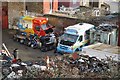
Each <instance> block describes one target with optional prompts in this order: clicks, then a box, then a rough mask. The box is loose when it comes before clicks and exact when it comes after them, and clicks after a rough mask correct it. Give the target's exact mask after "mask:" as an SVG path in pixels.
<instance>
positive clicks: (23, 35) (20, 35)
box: [13, 31, 26, 44]
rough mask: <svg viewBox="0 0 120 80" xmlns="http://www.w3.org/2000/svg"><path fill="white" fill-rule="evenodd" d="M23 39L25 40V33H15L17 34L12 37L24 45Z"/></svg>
mask: <svg viewBox="0 0 120 80" xmlns="http://www.w3.org/2000/svg"><path fill="white" fill-rule="evenodd" d="M25 39H26V33H25V32H21V31H17V33H16V34H15V35H13V40H14V41H17V42H20V43H21V44H23V43H24V41H25Z"/></svg>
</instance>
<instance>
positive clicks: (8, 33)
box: [2, 30, 55, 61]
mask: <svg viewBox="0 0 120 80" xmlns="http://www.w3.org/2000/svg"><path fill="white" fill-rule="evenodd" d="M14 32H15V30H2V42H3V43H5V45H6V47H7V48H8V50H9V52H10V53H12V52H13V50H14V49H15V48H18V49H19V54H18V57H19V58H21V59H22V60H23V61H27V60H38V59H39V58H40V57H44V56H46V55H49V56H54V55H55V54H54V53H53V50H52V51H48V52H41V51H40V50H39V49H32V48H31V47H28V46H26V45H23V44H20V43H18V42H15V41H13V39H12V36H13V34H14Z"/></svg>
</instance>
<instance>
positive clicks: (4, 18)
mask: <svg viewBox="0 0 120 80" xmlns="http://www.w3.org/2000/svg"><path fill="white" fill-rule="evenodd" d="M7 28H8V3H6V2H5V3H4V2H3V3H2V29H7Z"/></svg>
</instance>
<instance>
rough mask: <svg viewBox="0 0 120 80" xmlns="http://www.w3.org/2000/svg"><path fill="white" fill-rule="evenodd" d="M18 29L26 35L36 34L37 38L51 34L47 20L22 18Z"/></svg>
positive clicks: (51, 30) (43, 18) (42, 18)
mask: <svg viewBox="0 0 120 80" xmlns="http://www.w3.org/2000/svg"><path fill="white" fill-rule="evenodd" d="M17 26H18V28H19V29H20V30H22V31H24V32H26V33H30V34H36V35H38V36H39V37H40V36H45V35H46V34H48V33H49V32H53V29H52V28H53V26H51V25H50V24H48V18H45V17H30V16H22V17H20V19H19V22H18V24H17Z"/></svg>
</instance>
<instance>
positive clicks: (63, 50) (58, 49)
mask: <svg viewBox="0 0 120 80" xmlns="http://www.w3.org/2000/svg"><path fill="white" fill-rule="evenodd" d="M57 52H58V53H69V54H72V53H74V50H70V49H67V50H65V49H61V48H60V47H57Z"/></svg>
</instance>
